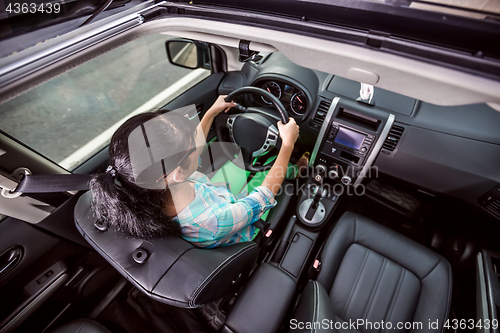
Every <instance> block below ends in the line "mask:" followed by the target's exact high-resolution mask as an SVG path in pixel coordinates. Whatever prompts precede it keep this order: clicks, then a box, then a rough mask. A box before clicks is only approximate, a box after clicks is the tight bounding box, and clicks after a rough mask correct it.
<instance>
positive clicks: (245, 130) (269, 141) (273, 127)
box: [215, 87, 289, 172]
mask: <svg viewBox="0 0 500 333" xmlns="http://www.w3.org/2000/svg"><path fill="white" fill-rule="evenodd" d="M243 94H255V95H259V96H262V97H264V98H266V100H268V101H270V102H271V104H272V105H273V106H274V109H276V111H278V113H279V116H278V115H277V114H276V113H275V112H273V111H274V110H272V109H269V108H263V107H248V108H247V107H244V106H241V105H239V104H238V105H237V106H235V107H233V109H236V111H238V112H239V113H238V114H226V113H224V112H221V113H220V114H219V115H218V116H217V118H216V119H215V127H216V132H217V137H218V138H223V132H222V130H223V129H224V128H226V129H227V130H229V137H230V138H231V142H232V143H233V144H234V145H236V146H238V147H239V148H240V149H241V153H242V155H243V162H244V163H245V169H246V170H248V171H250V172H261V171H265V170H268V169H270V168H271V167H272V165H273V164H274V161H273V162H271V163H269V164H267V165H253V164H252V161H253V160H254V159H255V158H256V157H258V156H260V155H262V154H264V153H266V152H268V151H270V150H272V149H273V148H274V147H277V148H278V149H279V148H280V147H281V138H280V136H279V131H278V128H277V122H278V121H279V120H281V121H282V122H283V124H286V123H288V121H289V117H288V112H287V111H286V109H285V107H284V106H283V104H282V103H281V102H280V100H279V99H278V98H276V96H274V95H273V94H271V93H270V92H268V91H266V90H264V89H261V88H257V87H242V88H239V89H236V90H235V91H233V92H232V93H230V94H229V95H227V97H226V98H225V100H226V102H230V101H232V100H233V99H235V98H236V97H238V96H241V95H243ZM221 150H222V151H223V152H224V154H225V155H226V157H227V158H228V159H230V160H233V159H234V151H231V149H229V147H227V146H225V145H222V147H221Z"/></svg>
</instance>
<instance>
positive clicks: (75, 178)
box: [12, 174, 94, 193]
mask: <svg viewBox="0 0 500 333" xmlns="http://www.w3.org/2000/svg"><path fill="white" fill-rule="evenodd" d="M92 177H94V175H93V174H92V175H91V174H66V175H26V176H24V177H23V179H22V180H21V181H20V182H19V184H18V185H17V187H16V188H15V189H14V190H13V191H12V192H14V193H16V192H17V193H51V192H67V191H83V190H88V189H89V181H90V180H91V179H92Z"/></svg>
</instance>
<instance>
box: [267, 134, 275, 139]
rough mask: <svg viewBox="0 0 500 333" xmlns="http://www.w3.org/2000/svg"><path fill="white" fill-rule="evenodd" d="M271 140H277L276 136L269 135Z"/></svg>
mask: <svg viewBox="0 0 500 333" xmlns="http://www.w3.org/2000/svg"><path fill="white" fill-rule="evenodd" d="M267 138H268V139H269V140H276V136H275V135H273V134H269V135H268V137H267Z"/></svg>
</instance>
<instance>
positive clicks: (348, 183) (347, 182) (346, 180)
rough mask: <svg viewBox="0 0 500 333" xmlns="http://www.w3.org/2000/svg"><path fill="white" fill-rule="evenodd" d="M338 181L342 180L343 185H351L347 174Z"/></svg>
mask: <svg viewBox="0 0 500 333" xmlns="http://www.w3.org/2000/svg"><path fill="white" fill-rule="evenodd" d="M340 181H341V182H342V184H344V185H351V182H352V179H351V177H349V176H343V177H342V178H341V179H340Z"/></svg>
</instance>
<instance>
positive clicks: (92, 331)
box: [51, 319, 110, 333]
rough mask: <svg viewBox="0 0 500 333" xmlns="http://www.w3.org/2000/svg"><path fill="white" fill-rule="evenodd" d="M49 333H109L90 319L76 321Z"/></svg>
mask: <svg viewBox="0 0 500 333" xmlns="http://www.w3.org/2000/svg"><path fill="white" fill-rule="evenodd" d="M51 333H110V332H109V331H108V330H107V329H106V327H104V326H102V325H101V324H99V323H97V322H95V321H93V320H90V319H77V320H74V321H71V322H69V323H67V324H65V325H63V326H60V327H58V328H57V329H55V330H54V331H51Z"/></svg>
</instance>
